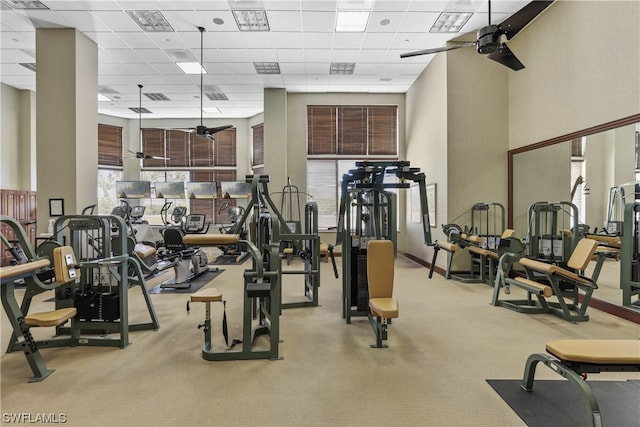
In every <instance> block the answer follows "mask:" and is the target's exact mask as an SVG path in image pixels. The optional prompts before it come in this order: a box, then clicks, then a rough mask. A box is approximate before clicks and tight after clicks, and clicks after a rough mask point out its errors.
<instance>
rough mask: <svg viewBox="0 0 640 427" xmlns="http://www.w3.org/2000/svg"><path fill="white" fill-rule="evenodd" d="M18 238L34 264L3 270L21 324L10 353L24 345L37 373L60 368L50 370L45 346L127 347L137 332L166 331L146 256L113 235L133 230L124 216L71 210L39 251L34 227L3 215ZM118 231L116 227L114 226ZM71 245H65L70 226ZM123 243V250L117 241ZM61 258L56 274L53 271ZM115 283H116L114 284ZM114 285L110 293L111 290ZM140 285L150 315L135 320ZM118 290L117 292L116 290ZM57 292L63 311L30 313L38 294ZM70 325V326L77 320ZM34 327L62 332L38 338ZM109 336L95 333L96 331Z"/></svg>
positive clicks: (7, 303) (5, 294)
mask: <svg viewBox="0 0 640 427" xmlns="http://www.w3.org/2000/svg"><path fill="white" fill-rule="evenodd" d="M0 222H2V223H4V224H6V225H8V226H9V227H10V228H11V230H12V232H13V233H14V234H15V235H16V237H17V238H18V240H19V242H20V245H21V247H22V248H23V250H24V253H25V255H26V260H27V262H26V263H23V264H18V265H16V266H12V267H6V268H4V267H3V268H2V269H0V277H1V278H2V290H1V297H2V305H3V307H4V309H5V312H6V313H7V317H8V318H9V321H10V322H11V325H12V327H13V332H12V334H11V338H10V340H9V345H8V346H7V352H8V353H10V352H13V351H23V352H24V353H25V357H26V358H27V361H28V363H29V365H30V366H31V369H32V371H33V373H34V377H33V378H32V379H31V381H42V380H44V379H45V378H46V377H47V376H48V375H50V374H51V372H52V371H50V370H48V369H46V366H45V364H44V361H43V359H42V356H41V355H40V352H39V350H40V349H42V348H51V347H66V346H80V345H88V346H108V347H119V348H125V347H127V346H128V345H129V332H130V331H137V330H148V329H153V330H157V329H159V327H160V326H159V322H158V320H157V317H156V314H155V310H154V308H153V304H152V302H151V299H150V297H149V294H148V292H147V289H146V284H145V282H144V277H143V276H142V270H141V268H140V266H139V264H138V261H137V260H135V259H134V258H131V257H129V255H127V251H126V247H125V243H126V239H122V238H120V239H113V240H112V239H111V236H112V234H113V233H114V232H115V233H117V234H118V235H119V236H120V237H122V236H123V235H124V236H126V226H125V224H124V220H123V219H122V218H120V217H117V216H94V215H67V216H62V217H60V218H58V219H57V220H56V222H55V224H54V235H53V237H54V238H55V240H50V241H48V242H46V243H47V244H46V245H44V244H43V245H41V246H40V247H39V249H38V253H37V254H36V251H34V249H33V248H32V246H31V243H30V242H29V239H28V237H27V235H26V232H25V231H24V229H23V228H22V226H21V225H20V223H18V222H17V221H16V220H14V219H13V218H10V217H6V216H0ZM114 230H115V231H114ZM65 231H66V232H67V235H66V238H67V241H68V242H69V246H62V245H60V244H59V243H58V242H60V241H62V237H63V232H65ZM116 241H117V242H119V243H120V247H119V248H115V247H114V246H113V245H114V244H115V243H114V242H116ZM52 263H53V266H54V278H53V279H50V280H48V279H44V278H43V277H50V275H47V274H40V273H46V271H45V270H47V269H48V268H49V266H50V265H51V264H52ZM129 270H131V271H135V272H136V273H137V275H136V277H137V278H136V281H129ZM19 279H22V280H24V283H25V285H26V289H25V292H24V297H23V298H22V302H21V303H20V305H18V303H17V300H16V296H15V282H16V281H17V280H19ZM114 282H115V286H111V284H112V283H114ZM103 284H107V286H108V288H109V292H108V293H107V292H104V287H103ZM130 284H132V287H136V286H140V288H141V292H142V294H143V296H144V298H145V301H146V303H147V308H148V310H149V316H150V321H149V322H143V323H135V324H132V323H129V320H128V314H129V313H128V292H129V290H130V286H129V285H130ZM112 288H113V289H115V290H116V291H115V292H113V291H112ZM47 291H54V295H55V310H52V311H47V312H44V313H30V308H31V303H32V300H33V298H34V297H35V296H37V295H39V294H41V293H43V292H47ZM69 321H70V326H68V327H67V326H65V324H67V323H69ZM32 327H55V328H56V333H55V335H56V337H55V338H49V339H44V340H36V339H34V338H33V336H32V335H31V332H30V328H32ZM97 333H99V334H101V335H102V336H95V335H91V334H97Z"/></svg>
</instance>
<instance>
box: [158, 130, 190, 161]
mask: <svg viewBox="0 0 640 427" xmlns="http://www.w3.org/2000/svg"><path fill="white" fill-rule="evenodd" d="M191 135H192V134H191V132H189V131H185V130H182V129H167V130H166V131H165V138H166V151H165V152H166V155H165V156H164V157H168V159H167V160H166V164H167V167H170V168H175V167H187V166H190V165H189V145H190V144H189V142H190V139H191Z"/></svg>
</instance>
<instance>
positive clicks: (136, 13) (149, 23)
mask: <svg viewBox="0 0 640 427" xmlns="http://www.w3.org/2000/svg"><path fill="white" fill-rule="evenodd" d="M127 13H128V14H129V16H130V17H131V19H133V20H134V21H136V24H138V25H139V26H140V28H142V29H143V30H144V31H157V32H172V31H173V27H172V26H171V24H169V21H167V20H166V19H165V17H164V15H162V12H160V11H159V10H127Z"/></svg>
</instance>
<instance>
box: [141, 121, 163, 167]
mask: <svg viewBox="0 0 640 427" xmlns="http://www.w3.org/2000/svg"><path fill="white" fill-rule="evenodd" d="M142 152H143V153H144V154H146V155H149V156H158V157H168V156H165V148H164V129H153V128H150V129H142ZM142 166H143V167H147V168H153V167H155V168H158V167H160V168H161V167H165V161H164V160H161V159H145V160H143V161H142Z"/></svg>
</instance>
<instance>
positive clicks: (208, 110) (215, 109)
mask: <svg viewBox="0 0 640 427" xmlns="http://www.w3.org/2000/svg"><path fill="white" fill-rule="evenodd" d="M202 111H204V112H205V113H214V114H216V113H219V112H220V109H219V108H218V107H204V108H203V109H202Z"/></svg>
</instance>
